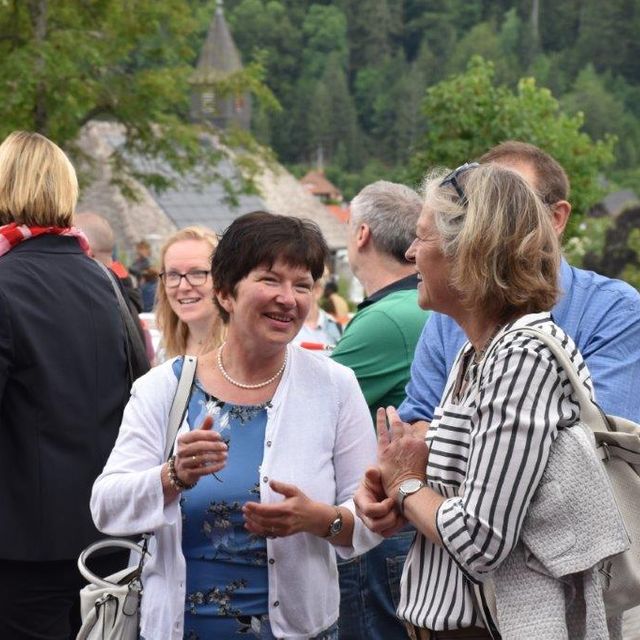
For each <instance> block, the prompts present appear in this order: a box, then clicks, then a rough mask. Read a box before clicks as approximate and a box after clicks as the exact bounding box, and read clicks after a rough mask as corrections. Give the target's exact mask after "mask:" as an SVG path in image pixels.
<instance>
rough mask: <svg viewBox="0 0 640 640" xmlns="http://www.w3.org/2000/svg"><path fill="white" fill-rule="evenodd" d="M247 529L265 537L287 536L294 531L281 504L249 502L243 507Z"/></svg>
mask: <svg viewBox="0 0 640 640" xmlns="http://www.w3.org/2000/svg"><path fill="white" fill-rule="evenodd" d="M242 515H243V516H244V521H245V522H244V526H245V529H247V531H250V532H251V533H253V534H255V535H258V536H264V537H275V536H286V535H289V534H290V533H293V531H292V530H291V522H290V518H289V517H288V514H287V513H286V510H283V509H282V508H281V507H280V506H279V505H271V504H260V503H258V502H247V503H246V504H245V505H244V506H243V507H242Z"/></svg>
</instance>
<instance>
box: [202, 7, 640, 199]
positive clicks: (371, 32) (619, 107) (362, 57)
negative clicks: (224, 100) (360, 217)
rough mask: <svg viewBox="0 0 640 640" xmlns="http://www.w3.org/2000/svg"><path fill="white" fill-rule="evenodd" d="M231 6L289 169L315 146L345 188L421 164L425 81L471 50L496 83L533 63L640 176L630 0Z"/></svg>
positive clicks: (303, 163)
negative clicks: (272, 101)
mask: <svg viewBox="0 0 640 640" xmlns="http://www.w3.org/2000/svg"><path fill="white" fill-rule="evenodd" d="M212 4H213V3H212V2H209V3H207V2H203V3H202V15H203V19H204V16H205V15H206V14H207V13H208V15H210V11H206V8H207V7H208V8H211V6H212ZM225 10H226V14H227V17H228V21H229V23H230V25H231V27H232V30H233V33H234V37H235V39H236V42H237V44H238V47H239V48H240V50H241V52H242V54H243V57H244V60H245V61H248V60H251V59H252V58H254V57H255V56H256V55H262V56H264V57H263V60H264V62H265V65H266V70H267V72H266V76H265V80H266V83H267V84H268V86H269V87H270V88H271V89H272V90H273V92H274V93H275V95H276V96H277V98H278V99H279V101H280V103H281V105H282V107H283V109H282V111H280V112H277V113H267V112H264V111H261V110H260V109H256V110H255V117H254V132H255V134H256V135H257V137H258V138H259V139H260V140H261V141H263V142H265V143H267V144H269V145H271V146H272V147H273V149H274V150H275V152H276V153H277V155H278V156H279V158H280V159H281V161H283V162H284V163H286V164H288V165H289V166H292V167H293V168H294V170H295V168H296V165H299V166H300V167H299V170H300V171H302V170H303V169H305V168H306V167H308V166H310V165H313V164H315V163H316V162H317V160H318V156H319V155H320V156H321V158H322V160H323V162H324V165H325V167H326V170H327V174H328V175H329V177H330V178H332V179H333V180H334V181H335V182H336V183H337V184H338V185H339V186H341V187H342V188H343V190H344V192H345V194H346V195H347V196H350V195H352V194H353V192H354V191H355V190H357V189H358V188H359V187H360V186H361V185H362V184H363V183H365V182H367V181H368V180H370V179H373V178H376V177H379V176H380V175H381V174H384V175H387V176H390V175H391V176H393V175H395V176H402V175H413V174H414V173H415V172H413V173H412V171H411V169H410V165H411V162H412V159H413V158H414V156H415V154H416V152H417V151H419V150H424V148H425V144H426V142H425V140H426V139H425V134H426V133H427V131H428V130H429V127H430V121H431V116H432V114H429V113H427V110H426V108H425V104H424V99H425V95H426V92H427V89H428V88H430V87H433V86H434V85H437V84H438V83H440V82H441V81H443V80H445V79H447V78H449V77H450V76H451V75H453V74H461V73H464V72H465V70H466V69H467V65H468V63H469V60H470V59H471V57H472V55H473V54H480V55H481V56H482V57H483V58H484V59H485V60H488V61H492V62H493V70H494V76H493V80H492V82H493V83H494V84H495V85H496V86H498V85H503V84H504V85H506V87H507V88H509V89H511V90H514V91H515V90H516V87H517V83H518V81H519V80H520V79H521V78H523V77H529V76H530V77H534V78H535V79H536V86H537V87H547V88H548V89H550V90H551V93H552V95H553V96H554V97H555V98H556V99H557V100H558V101H559V103H560V104H559V109H560V110H561V111H562V112H564V113H566V114H567V115H573V114H576V113H577V112H579V111H582V112H583V113H584V124H583V128H582V130H583V131H584V132H586V133H587V134H589V135H590V136H591V138H592V139H594V140H600V139H602V140H604V139H605V137H606V136H607V134H612V135H614V136H616V139H617V142H616V144H615V159H614V161H613V162H610V163H604V164H608V165H609V166H608V169H607V174H608V177H609V178H610V179H612V180H613V181H614V182H613V184H614V185H615V186H618V185H628V186H632V187H637V184H638V179H639V176H640V174H639V172H638V163H639V154H640V39H639V38H638V37H637V34H638V33H640V1H638V0H608V1H607V2H602V1H601V0H562V2H558V1H557V0H520V1H507V0H475V1H472V0H471V1H470V0H439V1H438V2H435V1H433V0H404V1H402V0H334V1H333V2H310V1H308V0H227V1H226V2H225ZM204 26H206V25H203V29H204ZM462 159H463V158H460V160H462ZM407 171H408V172H409V173H408V174H407V173H406V172H407Z"/></svg>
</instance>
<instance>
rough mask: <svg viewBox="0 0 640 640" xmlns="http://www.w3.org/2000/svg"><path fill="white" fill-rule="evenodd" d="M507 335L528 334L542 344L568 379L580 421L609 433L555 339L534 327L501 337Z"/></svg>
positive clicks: (567, 357) (576, 373)
mask: <svg viewBox="0 0 640 640" xmlns="http://www.w3.org/2000/svg"><path fill="white" fill-rule="evenodd" d="M509 333H528V334H529V335H532V336H535V337H536V338H538V340H540V341H541V342H543V343H544V344H545V345H546V346H547V347H548V348H549V350H550V351H551V353H552V354H553V355H554V357H555V358H556V360H557V361H558V364H559V365H560V366H561V367H562V368H563V369H564V372H565V373H566V374H567V378H569V382H570V383H571V386H572V387H573V392H574V394H575V397H576V400H577V401H578V404H579V405H580V419H581V421H582V422H584V423H585V424H587V425H589V428H590V429H591V430H592V431H594V432H607V431H610V428H609V422H608V420H607V419H606V417H605V415H604V413H603V412H602V410H601V409H600V407H599V406H598V405H597V404H596V403H595V402H594V401H593V400H592V399H591V396H590V395H589V393H588V392H587V389H586V388H585V386H584V383H583V382H582V381H581V380H580V376H579V375H578V372H577V371H576V367H575V365H574V364H573V362H571V358H569V355H568V354H567V352H566V350H565V349H564V347H563V346H562V344H561V343H560V341H559V340H558V339H557V338H554V337H553V336H552V335H550V334H548V333H547V332H546V331H542V330H540V329H538V328H536V327H520V328H518V329H510V330H509V331H506V332H505V333H504V334H503V335H507V334H509Z"/></svg>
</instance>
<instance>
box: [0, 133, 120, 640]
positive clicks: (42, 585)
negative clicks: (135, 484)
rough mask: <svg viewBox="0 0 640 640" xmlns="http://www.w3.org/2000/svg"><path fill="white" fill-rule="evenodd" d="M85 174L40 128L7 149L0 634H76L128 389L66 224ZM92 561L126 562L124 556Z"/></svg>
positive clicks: (0, 387) (104, 284) (1, 172)
mask: <svg viewBox="0 0 640 640" xmlns="http://www.w3.org/2000/svg"><path fill="white" fill-rule="evenodd" d="M77 197H78V182H77V179H76V174H75V171H74V169H73V166H72V165H71V163H70V162H69V160H68V159H67V157H66V156H65V155H64V153H63V152H62V150H61V149H60V148H59V147H57V146H56V145H55V144H54V143H53V142H51V141H50V140H48V139H47V138H45V137H44V136H41V135H39V134H37V133H27V132H14V133H12V134H11V135H10V136H9V137H8V138H7V139H6V140H5V141H4V142H3V143H2V145H0V514H1V516H0V575H2V580H0V638H12V639H14V640H19V639H26V638H29V639H32V638H33V639H35V638H47V640H58V639H59V640H63V639H64V640H67V639H68V638H69V637H75V633H76V631H77V628H78V626H79V609H78V608H77V607H78V590H79V588H80V580H81V579H80V575H79V573H78V571H77V567H76V559H77V557H78V554H79V552H80V551H81V550H82V549H83V548H84V547H85V546H87V545H88V544H89V543H91V542H93V541H95V540H96V539H98V538H99V537H101V536H100V534H99V533H98V532H97V531H96V529H95V528H94V526H93V523H92V521H91V515H90V513H89V496H90V493H91V485H92V484H93V481H94V479H95V478H96V476H97V475H98V474H99V473H100V471H101V470H102V467H103V466H104V463H105V461H106V459H107V456H108V454H109V452H110V451H111V448H112V447H113V443H114V441H115V439H116V435H117V432H118V427H119V425H120V420H121V417H122V410H123V408H124V405H125V404H126V401H127V399H128V382H127V360H126V353H125V333H124V328H123V325H122V321H121V319H120V315H119V312H118V306H117V302H116V299H115V295H114V292H113V289H112V286H111V284H110V282H109V280H108V279H107V276H106V275H105V274H104V273H103V271H102V269H101V268H100V266H99V265H98V264H97V263H96V262H95V261H94V260H92V259H91V258H90V257H89V256H88V255H87V254H88V244H87V241H86V239H85V238H84V236H83V235H82V234H81V233H80V232H79V231H78V230H77V229H75V228H74V227H72V226H71V220H72V216H73V213H74V209H75V205H76V200H77ZM98 562H99V563H100V565H101V566H99V567H98V566H95V567H94V569H95V570H96V572H98V573H100V572H102V575H105V574H107V573H111V572H112V571H114V570H116V569H119V568H121V566H119V563H120V562H121V560H120V554H118V557H116V556H114V555H105V556H103V557H102V558H99V559H98Z"/></svg>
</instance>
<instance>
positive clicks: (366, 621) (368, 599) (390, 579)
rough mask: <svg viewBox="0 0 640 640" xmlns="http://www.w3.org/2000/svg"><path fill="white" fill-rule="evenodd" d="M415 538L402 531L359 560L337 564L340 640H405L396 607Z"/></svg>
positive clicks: (409, 533) (340, 561) (407, 531)
mask: <svg viewBox="0 0 640 640" xmlns="http://www.w3.org/2000/svg"><path fill="white" fill-rule="evenodd" d="M414 535H415V531H414V530H413V528H405V529H404V530H402V531H400V532H399V533H396V535H394V536H392V537H391V538H388V539H387V540H385V541H384V542H382V544H380V545H378V546H377V547H376V548H375V549H371V551H369V552H368V553H366V554H364V555H362V556H359V557H357V558H354V559H353V560H339V561H338V571H339V574H340V618H339V620H338V627H339V637H340V640H361V639H362V640H364V639H365V638H366V639H367V640H395V639H396V638H397V639H398V640H406V638H407V632H406V630H405V628H404V625H403V624H402V623H401V622H400V621H399V620H398V619H397V618H396V607H397V606H398V601H399V600H400V578H401V577H402V567H403V565H404V561H405V559H406V557H407V553H409V548H410V547H411V542H412V541H413V538H414Z"/></svg>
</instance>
